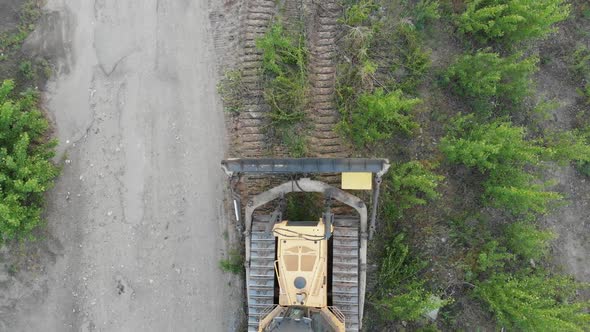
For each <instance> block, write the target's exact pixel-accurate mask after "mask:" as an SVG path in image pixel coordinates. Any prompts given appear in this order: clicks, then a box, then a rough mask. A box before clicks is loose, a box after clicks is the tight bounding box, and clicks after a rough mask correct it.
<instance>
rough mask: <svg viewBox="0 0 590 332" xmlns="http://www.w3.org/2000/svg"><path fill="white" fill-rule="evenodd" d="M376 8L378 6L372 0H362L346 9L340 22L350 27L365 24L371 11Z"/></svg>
mask: <svg viewBox="0 0 590 332" xmlns="http://www.w3.org/2000/svg"><path fill="white" fill-rule="evenodd" d="M376 8H378V6H377V5H376V4H375V3H374V2H373V1H372V0H360V1H358V2H356V3H355V4H353V5H351V6H348V7H346V8H345V9H344V15H343V16H342V18H341V19H340V23H342V24H345V25H348V26H350V27H355V26H361V25H364V24H366V22H367V20H368V19H369V15H371V12H373V11H374V10H375V9H376Z"/></svg>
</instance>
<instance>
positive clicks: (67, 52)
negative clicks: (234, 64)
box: [0, 0, 243, 331]
mask: <svg viewBox="0 0 590 332" xmlns="http://www.w3.org/2000/svg"><path fill="white" fill-rule="evenodd" d="M15 3H16V2H15ZM235 6H236V4H235V3H233V4H232V3H230V2H229V1H227V2H226V3H214V2H210V1H197V2H195V1H170V0H153V1H132V2H121V1H111V0H96V1H92V2H79V1H69V0H51V1H48V3H47V5H46V7H45V8H44V11H45V14H44V17H43V18H42V19H41V20H40V24H39V26H38V28H37V30H36V31H35V32H34V33H33V34H32V35H31V36H30V37H29V39H28V40H27V42H26V46H25V48H24V49H25V50H26V51H27V52H28V53H30V54H32V55H33V56H41V57H47V58H50V59H52V60H53V64H54V76H53V77H52V79H51V80H50V81H49V83H48V85H47V93H46V94H45V96H44V97H45V102H44V104H45V106H46V108H47V110H48V114H49V115H50V117H51V118H52V119H53V120H54V122H55V126H56V135H57V136H58V138H59V140H60V145H59V149H58V152H59V154H58V157H57V158H56V161H58V162H60V163H61V164H62V166H63V171H62V175H61V176H60V178H59V179H58V180H57V182H56V185H55V188H53V189H52V190H51V191H50V192H49V193H48V195H47V199H48V203H47V211H46V213H45V219H46V220H47V226H46V228H44V229H40V230H39V232H38V234H37V241H35V242H33V243H21V244H13V245H12V246H7V247H4V248H3V249H2V251H1V252H0V259H2V261H1V264H0V288H1V290H0V331H98V330H100V331H195V330H199V331H205V330H207V331H234V330H236V329H237V328H238V327H237V326H238V325H239V324H240V322H241V320H240V319H241V315H240V312H241V303H242V301H243V296H242V287H241V285H242V284H241V282H240V279H239V277H237V276H234V275H230V274H226V273H223V272H222V271H221V270H220V268H219V267H218V262H219V260H220V259H221V258H223V257H224V256H226V251H227V247H228V243H227V242H228V241H231V240H232V239H233V237H234V236H233V234H235V227H234V226H233V225H231V224H230V221H229V216H228V214H226V211H228V210H227V209H226V206H225V198H226V192H225V188H226V179H225V177H224V175H223V172H222V171H221V169H220V167H219V162H220V160H221V159H223V158H224V157H225V151H226V149H227V145H226V140H225V133H226V131H225V127H224V115H223V111H222V108H221V105H220V103H219V100H218V97H217V95H216V90H215V84H216V82H217V80H218V69H219V67H221V66H222V65H223V62H222V61H223V60H224V59H225V58H226V57H227V53H231V52H233V51H232V49H231V47H228V46H227V45H226V46H225V47H219V46H221V45H222V43H221V42H220V39H221V38H225V36H229V35H231V27H232V26H235V22H236V19H237V8H236V7H235ZM223 20H225V22H226V23H225V24H224V23H219V22H220V21H221V22H223ZM3 23H4V22H3ZM219 26H223V28H222V29H220V30H214V28H215V27H219ZM225 29H227V30H225ZM230 45H231V44H230ZM218 55H219V56H218Z"/></svg>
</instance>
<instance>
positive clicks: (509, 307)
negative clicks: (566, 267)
mask: <svg viewBox="0 0 590 332" xmlns="http://www.w3.org/2000/svg"><path fill="white" fill-rule="evenodd" d="M580 287H582V285H580V284H578V283H576V282H574V281H573V280H572V279H570V278H567V277H553V276H549V275H546V274H543V273H535V274H531V275H519V276H511V275H508V274H497V275H494V276H493V277H491V278H490V279H488V280H486V281H484V282H483V283H481V284H479V285H477V287H476V288H475V290H474V294H475V295H476V296H477V297H478V298H480V299H481V300H483V301H484V302H485V303H486V304H487V305H488V306H489V308H490V310H491V311H493V312H494V314H495V315H496V317H497V319H498V321H499V323H500V324H502V325H503V326H504V327H506V328H507V329H509V330H514V331H580V332H582V331H586V329H587V327H588V326H590V325H589V324H590V314H588V312H587V309H588V305H590V303H589V302H575V301H574V300H573V299H574V296H575V293H576V291H577V289H579V288H580Z"/></svg>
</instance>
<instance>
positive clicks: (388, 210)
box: [382, 161, 444, 220]
mask: <svg viewBox="0 0 590 332" xmlns="http://www.w3.org/2000/svg"><path fill="white" fill-rule="evenodd" d="M431 168H432V166H431V165H428V164H427V163H422V162H419V161H410V162H407V163H404V164H399V165H393V166H392V169H391V170H390V171H389V172H388V173H387V175H386V177H385V179H384V182H383V187H384V190H383V198H382V201H383V204H382V206H383V209H384V215H385V216H386V217H387V219H388V220H395V219H398V218H400V217H401V216H402V214H403V211H404V210H406V209H409V208H412V207H414V206H416V205H424V204H426V202H427V201H428V200H434V199H436V198H438V197H439V196H440V194H439V193H438V192H437V191H436V188H437V187H438V184H439V182H440V181H442V180H443V179H444V176H441V175H437V174H434V173H432V171H431Z"/></svg>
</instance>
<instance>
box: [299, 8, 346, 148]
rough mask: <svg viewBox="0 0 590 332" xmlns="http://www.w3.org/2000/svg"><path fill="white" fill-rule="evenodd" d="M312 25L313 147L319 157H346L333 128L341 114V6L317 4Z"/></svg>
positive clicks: (309, 112) (311, 111) (311, 109)
mask: <svg viewBox="0 0 590 332" xmlns="http://www.w3.org/2000/svg"><path fill="white" fill-rule="evenodd" d="M314 7H315V8H314V15H313V27H312V31H311V33H310V37H309V49H310V65H309V76H310V83H311V107H310V109H309V111H308V116H309V118H310V119H311V120H312V123H313V128H312V130H311V137H310V139H309V141H310V143H311V144H310V145H309V146H310V150H311V153H312V155H314V156H318V157H345V156H347V155H348V153H347V151H346V149H345V147H344V146H343V144H342V138H341V137H340V136H339V135H338V134H337V133H336V132H335V131H334V129H335V127H336V124H337V123H338V121H339V118H340V114H339V113H338V110H337V109H336V105H335V100H334V98H335V91H336V64H335V60H334V57H335V53H336V50H335V40H336V32H337V29H338V17H339V16H340V13H341V8H340V6H339V5H338V4H337V3H336V1H334V0H328V1H323V2H321V3H317V4H315V6H314Z"/></svg>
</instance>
